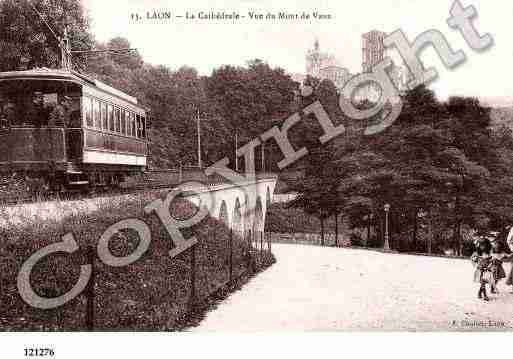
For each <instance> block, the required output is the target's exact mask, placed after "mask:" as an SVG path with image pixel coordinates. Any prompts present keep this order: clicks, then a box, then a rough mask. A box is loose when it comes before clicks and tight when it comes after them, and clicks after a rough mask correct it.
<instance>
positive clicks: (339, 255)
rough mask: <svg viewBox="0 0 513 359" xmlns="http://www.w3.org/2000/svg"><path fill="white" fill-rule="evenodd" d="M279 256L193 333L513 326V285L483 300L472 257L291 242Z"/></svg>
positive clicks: (278, 246) (279, 248) (276, 250)
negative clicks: (486, 300) (407, 253)
mask: <svg viewBox="0 0 513 359" xmlns="http://www.w3.org/2000/svg"><path fill="white" fill-rule="evenodd" d="M273 252H274V253H275V255H276V258H277V260H278V262H277V264H275V265H274V266H273V267H271V268H270V269H268V270H267V271H266V272H264V273H262V274H260V275H258V276H257V277H256V278H254V279H253V280H252V281H251V282H250V283H248V284H247V285H246V286H245V287H244V288H243V289H242V290H241V291H239V292H236V293H234V294H233V295H231V296H230V297H229V298H228V299H227V300H226V301H225V302H223V303H221V304H220V305H219V306H218V308H217V309H216V310H213V311H212V312H210V313H209V314H208V315H207V317H206V318H205V320H204V321H203V322H202V323H201V324H200V326H199V327H197V328H194V329H193V330H192V331H281V330H286V331H304V330H387V331H391V330H408V331H417V330H422V331H424V330H428V331H431V330H504V329H506V330H511V329H512V328H513V294H510V293H509V292H510V291H511V288H506V287H505V286H504V285H503V284H502V285H500V286H499V289H500V290H501V293H500V294H498V295H493V296H492V301H490V302H488V303H485V302H482V301H480V300H478V299H477V298H476V295H477V288H476V285H475V284H474V283H472V273H473V267H472V266H471V264H470V262H469V261H466V260H457V259H444V258H430V257H420V256H408V255H397V254H383V253H378V252H371V251H364V250H354V249H338V248H326V247H315V246H306V245H288V244H275V245H273ZM506 266H509V264H506ZM506 269H507V270H509V267H507V268H506ZM489 320H491V321H492V323H490V322H489ZM476 322H477V323H476Z"/></svg>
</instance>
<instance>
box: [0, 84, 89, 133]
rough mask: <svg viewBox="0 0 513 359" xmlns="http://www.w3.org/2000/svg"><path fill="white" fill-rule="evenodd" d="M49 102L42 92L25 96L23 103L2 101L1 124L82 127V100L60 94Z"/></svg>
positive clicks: (3, 125) (9, 125)
mask: <svg viewBox="0 0 513 359" xmlns="http://www.w3.org/2000/svg"><path fill="white" fill-rule="evenodd" d="M55 97H56V98H55V100H54V101H50V102H47V101H45V99H44V95H43V94H42V93H38V92H36V93H34V94H33V96H32V97H30V96H27V97H25V98H24V100H27V101H24V103H23V105H22V104H17V103H15V102H9V101H8V102H6V103H5V104H1V103H0V126H2V127H11V126H34V127H46V126H48V127H80V101H74V100H73V99H71V98H69V97H67V96H62V95H58V96H55Z"/></svg>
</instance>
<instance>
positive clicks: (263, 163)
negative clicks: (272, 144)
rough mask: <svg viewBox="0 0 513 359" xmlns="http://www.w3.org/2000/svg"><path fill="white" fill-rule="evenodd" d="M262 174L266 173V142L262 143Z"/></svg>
mask: <svg viewBox="0 0 513 359" xmlns="http://www.w3.org/2000/svg"><path fill="white" fill-rule="evenodd" d="M262 172H265V142H262Z"/></svg>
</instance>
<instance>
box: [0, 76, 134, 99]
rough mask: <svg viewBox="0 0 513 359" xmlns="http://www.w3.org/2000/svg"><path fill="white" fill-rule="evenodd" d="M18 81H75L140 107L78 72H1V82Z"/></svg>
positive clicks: (114, 90)
mask: <svg viewBox="0 0 513 359" xmlns="http://www.w3.org/2000/svg"><path fill="white" fill-rule="evenodd" d="M16 79H20V80H21V79H26V80H38V79H52V80H64V81H73V82H76V83H79V84H84V82H85V83H86V84H87V85H89V86H95V87H97V88H98V89H99V90H101V91H103V92H106V93H109V94H111V95H114V96H117V97H120V98H122V99H123V100H125V101H128V102H131V103H133V104H134V105H138V102H137V98H135V97H133V96H130V95H128V94H126V93H124V92H123V91H120V90H118V89H115V88H114V87H112V86H109V85H107V84H106V83H104V82H101V81H99V80H96V79H93V78H91V77H89V76H87V75H84V74H81V73H79V72H76V71H65V70H57V69H48V68H44V67H43V68H37V69H33V70H24V71H8V72H0V81H1V80H16Z"/></svg>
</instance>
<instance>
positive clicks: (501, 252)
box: [470, 229, 513, 301]
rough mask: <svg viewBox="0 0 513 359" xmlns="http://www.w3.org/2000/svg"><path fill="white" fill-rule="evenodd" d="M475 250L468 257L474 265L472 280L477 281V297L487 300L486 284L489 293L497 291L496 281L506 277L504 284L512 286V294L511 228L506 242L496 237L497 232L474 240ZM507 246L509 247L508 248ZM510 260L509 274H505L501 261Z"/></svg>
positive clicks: (512, 235)
mask: <svg viewBox="0 0 513 359" xmlns="http://www.w3.org/2000/svg"><path fill="white" fill-rule="evenodd" d="M474 245H475V247H476V251H475V252H474V253H473V254H472V256H471V257H470V260H471V261H472V263H473V264H474V266H475V271H474V282H476V283H479V291H478V294H477V297H478V298H479V299H482V300H485V301H488V300H489V297H488V294H487V291H486V286H487V285H489V286H490V293H493V294H496V293H498V292H499V290H498V287H497V285H498V283H499V282H500V281H501V280H502V279H504V278H506V285H509V286H512V292H511V293H512V294H513V253H511V250H508V249H513V248H511V247H513V229H512V230H511V231H510V234H509V235H508V239H507V240H506V242H504V241H500V240H498V238H497V233H493V234H491V235H490V236H483V237H481V238H479V239H476V240H475V242H474ZM508 246H509V247H510V248H508ZM505 262H512V264H511V267H510V269H509V274H506V271H505V270H504V266H503V263H505Z"/></svg>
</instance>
